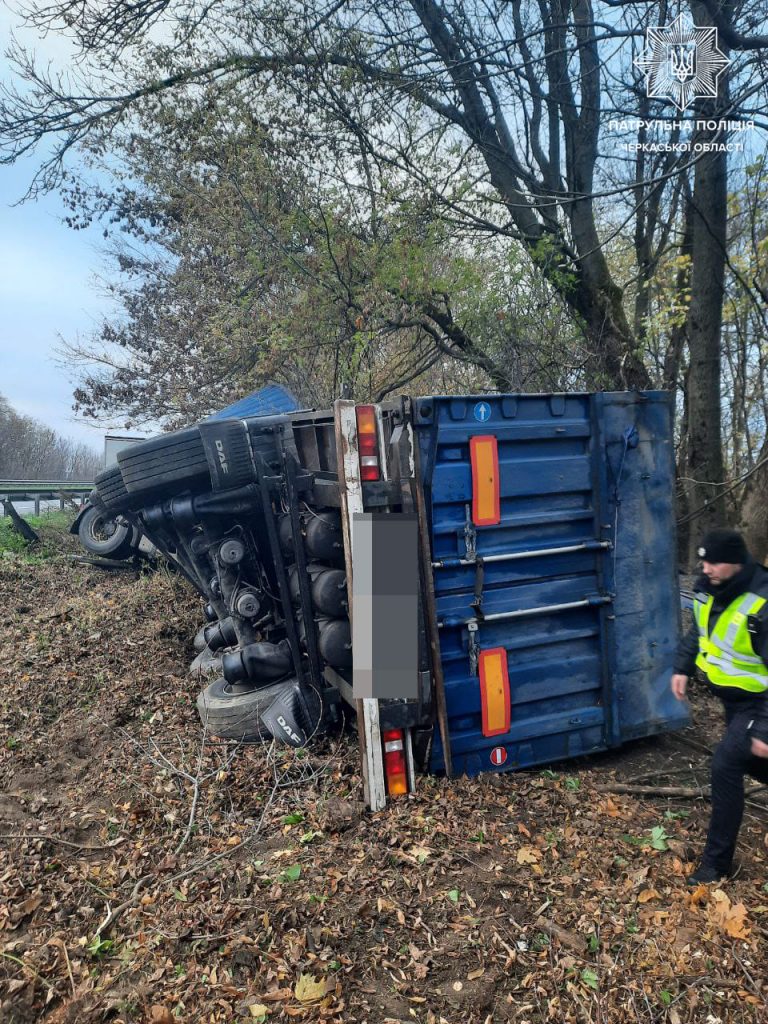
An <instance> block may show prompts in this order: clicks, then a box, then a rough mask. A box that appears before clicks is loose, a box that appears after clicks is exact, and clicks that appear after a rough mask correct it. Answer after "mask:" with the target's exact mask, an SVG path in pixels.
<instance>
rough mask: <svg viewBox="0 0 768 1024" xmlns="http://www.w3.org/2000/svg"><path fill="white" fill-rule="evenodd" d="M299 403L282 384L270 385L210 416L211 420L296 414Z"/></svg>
mask: <svg viewBox="0 0 768 1024" xmlns="http://www.w3.org/2000/svg"><path fill="white" fill-rule="evenodd" d="M298 408H299V403H298V402H297V401H296V399H295V398H294V396H293V395H292V394H291V392H290V391H289V390H288V388H286V387H283V385H282V384H268V385H267V386H266V387H264V388H261V389H260V390H259V391H254V393H253V394H252V395H248V396H247V397H246V398H241V399H240V401H239V402H235V403H234V404H233V405H228V406H227V407H226V409H221V410H220V411H219V412H216V413H214V414H213V416H209V417H208V419H209V420H223V419H243V418H245V417H246V416H278V415H279V414H280V413H284V412H295V411H296V410H297V409H298Z"/></svg>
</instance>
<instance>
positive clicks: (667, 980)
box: [0, 559, 768, 1024]
mask: <svg viewBox="0 0 768 1024" xmlns="http://www.w3.org/2000/svg"><path fill="white" fill-rule="evenodd" d="M0 597H1V598H2V616H0V686H1V689H0V693H2V699H1V700H0V1021H2V1022H3V1024H29V1022H32V1021H45V1022H46V1024H92V1022H100V1021H114V1022H117V1021H120V1022H123V1024H130V1022H154V1024H172V1022H174V1021H184V1022H190V1024H197V1022H208V1024H216V1022H227V1024H229V1022H245V1021H250V1022H253V1021H278V1020H279V1021H286V1020H289V1019H290V1018H297V1019H299V1020H301V1019H304V1020H311V1021H325V1022H328V1024H332V1022H335V1021H345V1022H347V1021H348V1022H359V1024H363V1022H368V1024H386V1022H390V1024H393V1022H397V1021H401V1022H405V1021H408V1022H411V1021H414V1022H417V1024H439V1022H447V1024H475V1022H477V1024H489V1022H497V1021H519V1022H521V1024H523V1022H530V1024H539V1022H544V1021H558V1022H559V1021H574V1022H575V1021H594V1022H596V1024H597V1022H604V1024H614V1022H616V1024H620V1022H623V1021H648V1022H651V1021H653V1022H657V1021H669V1022H670V1024H679V1022H683V1021H692V1022H702V1024H722V1022H726V1021H729V1022H730V1021H732V1022H742V1021H744V1022H751V1021H755V1022H757V1021H764V1020H768V1013H767V1012H766V996H767V995H768V986H767V985H766V982H765V980H764V979H766V977H768V972H766V953H765V936H766V934H768V931H766V925H767V924H768V916H766V915H768V886H767V885H766V858H767V857H768V850H766V843H767V842H768V835H767V834H766V829H768V815H767V814H766V811H765V810H764V807H765V805H764V804H763V802H762V801H763V800H764V796H763V795H762V794H761V793H755V794H753V795H751V797H750V799H751V803H750V806H749V807H748V814H747V818H746V820H745V824H744V828H743V832H742V842H741V847H740V856H741V860H742V868H741V872H740V875H739V877H738V878H737V879H736V880H735V881H733V882H731V883H728V884H727V885H724V886H723V888H720V889H718V888H714V887H710V888H709V889H707V888H703V887H702V888H701V889H698V890H696V891H688V890H687V889H686V886H685V884H684V879H685V875H686V873H687V872H688V871H689V870H690V868H691V866H692V859H693V857H694V856H695V851H696V849H697V848H700V846H701V843H702V831H703V829H704V827H705V825H706V818H707V804H706V802H705V801H704V800H701V799H695V800H694V799H689V798H685V797H681V796H677V797H667V796H664V795H661V796H659V795H658V794H653V793H648V794H646V793H636V792H635V793H629V794H628V793H618V792H610V791H608V790H609V788H610V787H613V788H615V786H616V785H617V784H622V783H623V784H630V785H633V786H638V785H641V786H642V785H645V786H649V787H652V788H656V789H658V788H659V787H664V786H666V787H683V788H686V789H692V788H694V789H698V788H700V787H705V786H706V784H707V761H708V758H707V755H706V752H705V748H706V747H707V746H711V745H712V743H713V742H715V740H716V737H717V733H718V731H719V717H718V715H717V709H716V708H714V707H712V706H711V704H710V702H709V699H708V698H704V697H698V696H695V697H694V715H695V726H694V727H693V728H691V729H689V730H687V731H686V733H685V734H683V735H681V736H680V737H662V738H658V739H651V740H645V741H642V742H638V743H635V744H633V745H632V746H630V747H628V748H626V749H624V750H623V751H621V752H614V753H612V754H610V755H605V756H601V757H597V758H592V759H589V760H583V761H580V762H572V763H569V764H562V765H556V766H552V768H550V769H547V770H543V771H533V772H527V773H519V774H505V775H499V776H485V777H482V778H479V779H475V780H467V779H459V780H452V781H451V780H444V779H437V778H429V777H424V778H422V779H420V783H419V788H418V792H417V793H416V794H415V795H413V796H411V797H409V798H406V799H404V800H400V801H397V802H394V803H392V804H391V806H390V807H389V809H387V810H386V811H385V812H382V813H381V814H378V815H371V814H369V813H367V812H366V811H365V810H364V808H363V805H362V800H361V795H362V788H361V781H360V777H359V772H358V766H357V757H356V746H355V742H354V740H353V739H352V738H350V736H346V735H341V736H339V737H336V738H334V739H332V740H328V741H324V744H323V745H319V746H314V747H312V749H310V750H308V751H306V752H304V751H298V752H297V751H293V750H284V749H282V748H281V749H279V750H276V749H274V748H268V747H264V746H261V745H256V746H248V747H240V748H239V749H236V750H233V749H232V748H231V747H229V746H226V745H223V744H220V743H216V742H213V741H212V740H211V738H210V737H204V736H203V734H202V731H201V726H200V722H199V720H198V717H197V712H196V709H195V697H196V695H197V691H198V688H199V684H198V683H197V682H196V681H194V680H192V679H191V678H190V677H189V676H188V675H187V666H188V664H189V661H190V660H191V657H192V655H193V652H192V649H191V637H192V636H193V634H194V632H195V630H196V629H197V627H198V625H199V620H200V604H199V601H198V600H196V598H195V597H194V595H193V594H192V593H191V592H190V591H189V589H188V588H187V586H186V584H185V583H184V581H183V580H181V579H179V578H178V577H174V576H172V575H170V574H168V573H166V572H156V573H154V574H148V575H141V576H137V575H136V574H133V573H106V572H103V571H99V570H97V569H93V568H90V567H87V566H83V565H73V564H72V563H69V562H65V561H53V562H44V563H41V564H36V565H29V564H26V563H21V562H18V561H15V560H13V559H2V560H0Z"/></svg>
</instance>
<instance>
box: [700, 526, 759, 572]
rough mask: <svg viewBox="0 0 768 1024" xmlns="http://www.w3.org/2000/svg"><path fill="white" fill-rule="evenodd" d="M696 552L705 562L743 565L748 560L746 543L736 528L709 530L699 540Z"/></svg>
mask: <svg viewBox="0 0 768 1024" xmlns="http://www.w3.org/2000/svg"><path fill="white" fill-rule="evenodd" d="M696 554H697V555H698V556H699V558H701V559H702V560H703V561H705V562H728V563H729V564H731V565H744V564H745V563H747V562H748V561H749V552H748V551H747V545H746V544H745V543H744V538H743V537H742V535H741V534H740V533H738V532H737V531H736V530H710V531H709V533H706V534H705V535H704V536H703V537H702V538H701V540H700V541H699V546H698V548H697V549H696Z"/></svg>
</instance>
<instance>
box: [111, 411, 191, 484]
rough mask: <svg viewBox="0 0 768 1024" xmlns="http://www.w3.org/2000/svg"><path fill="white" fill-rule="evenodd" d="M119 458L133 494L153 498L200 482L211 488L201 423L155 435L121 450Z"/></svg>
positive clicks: (122, 471)
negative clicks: (200, 429) (197, 425)
mask: <svg viewBox="0 0 768 1024" xmlns="http://www.w3.org/2000/svg"><path fill="white" fill-rule="evenodd" d="M117 462H118V465H119V466H120V472H121V473H122V475H123V480H124V481H125V486H126V488H127V489H128V492H129V493H130V494H131V495H138V494H141V495H143V496H145V497H148V496H149V495H150V494H151V495H152V497H153V498H159V497H164V496H166V495H171V494H178V493H179V492H180V491H185V490H190V489H191V488H193V487H195V486H198V487H200V488H202V489H204V490H210V488H211V475H210V472H209V470H208V462H207V460H206V458H205V449H204V448H203V442H202V438H201V437H200V431H199V430H198V429H197V427H189V428H187V429H186V430H177V431H175V432H174V433H173V434H163V435H161V436H160V437H152V438H150V439H149V440H148V441H142V442H141V444H134V445H131V446H130V448H126V449H124V450H123V451H121V452H119V453H118V456H117Z"/></svg>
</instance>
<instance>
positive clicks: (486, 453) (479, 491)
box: [469, 434, 501, 526]
mask: <svg viewBox="0 0 768 1024" xmlns="http://www.w3.org/2000/svg"><path fill="white" fill-rule="evenodd" d="M469 455H470V461H471V463H472V522H473V523H474V524H475V526H494V525H495V524H496V523H498V522H499V521H500V519H501V515H500V512H499V453H498V447H497V444H496V438H495V437H494V436H493V435H492V434H487V435H485V434H484V435H482V436H480V437H471V438H470V439H469Z"/></svg>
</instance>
